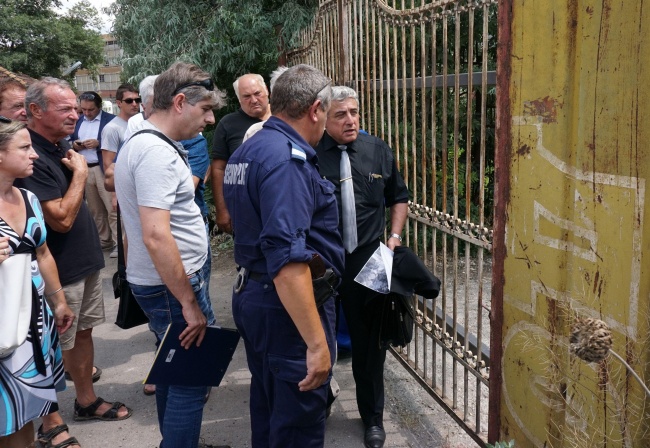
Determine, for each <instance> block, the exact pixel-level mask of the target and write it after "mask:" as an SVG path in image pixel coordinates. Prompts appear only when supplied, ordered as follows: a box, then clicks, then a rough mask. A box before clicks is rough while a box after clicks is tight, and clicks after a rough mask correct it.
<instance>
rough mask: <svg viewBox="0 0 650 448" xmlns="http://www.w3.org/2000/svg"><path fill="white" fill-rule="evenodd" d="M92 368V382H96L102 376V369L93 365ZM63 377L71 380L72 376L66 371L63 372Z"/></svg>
mask: <svg viewBox="0 0 650 448" xmlns="http://www.w3.org/2000/svg"><path fill="white" fill-rule="evenodd" d="M93 370H94V371H95V372H94V373H93V383H96V382H97V381H99V379H100V378H101V377H102V369H100V368H99V367H97V366H93ZM65 379H66V380H68V381H72V377H71V376H70V374H69V373H68V372H65Z"/></svg>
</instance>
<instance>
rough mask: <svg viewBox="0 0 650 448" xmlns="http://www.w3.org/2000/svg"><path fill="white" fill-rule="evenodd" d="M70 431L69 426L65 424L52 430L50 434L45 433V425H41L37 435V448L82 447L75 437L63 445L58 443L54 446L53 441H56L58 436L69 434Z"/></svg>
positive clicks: (65, 441) (68, 439)
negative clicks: (63, 433)
mask: <svg viewBox="0 0 650 448" xmlns="http://www.w3.org/2000/svg"><path fill="white" fill-rule="evenodd" d="M67 431H68V425H66V424H65V423H64V424H62V425H59V426H55V427H54V428H52V429H50V430H49V431H48V432H43V425H41V426H40V427H39V428H38V432H37V433H36V437H37V439H36V442H37V443H38V444H37V445H36V446H38V447H41V448H67V447H69V446H73V445H77V446H79V447H80V446H81V444H80V443H79V442H78V441H77V439H76V438H75V437H69V438H67V439H65V440H64V441H63V442H61V443H57V444H56V445H53V444H52V439H54V438H55V437H56V436H58V435H59V434H61V433H62V432H67Z"/></svg>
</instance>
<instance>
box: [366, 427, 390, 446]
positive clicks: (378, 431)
mask: <svg viewBox="0 0 650 448" xmlns="http://www.w3.org/2000/svg"><path fill="white" fill-rule="evenodd" d="M385 440H386V432H385V431H384V428H382V427H381V426H369V427H368V428H366V434H365V436H364V437H363V443H364V445H365V446H366V448H382V447H383V446H384V441H385Z"/></svg>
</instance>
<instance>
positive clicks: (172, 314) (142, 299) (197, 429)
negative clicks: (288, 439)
mask: <svg viewBox="0 0 650 448" xmlns="http://www.w3.org/2000/svg"><path fill="white" fill-rule="evenodd" d="M188 279H189V281H190V284H191V285H192V289H193V290H194V294H195V295H196V301H197V302H198V304H199V307H200V308H201V311H203V314H205V317H206V318H207V320H208V325H214V324H215V318H214V313H213V312H212V304H211V303H210V301H209V300H208V298H207V295H206V288H205V282H204V281H203V278H202V275H201V271H199V272H196V273H194V274H192V275H190V276H189V277H188ZM130 286H131V291H132V292H133V296H134V297H135V298H136V300H137V301H138V303H139V304H140V306H141V307H142V310H143V311H144V313H145V314H146V315H147V317H148V318H149V328H150V329H151V331H152V332H153V333H154V334H155V335H156V339H158V340H161V339H162V337H163V336H164V335H165V331H166V330H167V326H168V325H169V324H170V323H172V322H185V319H184V318H183V309H182V307H181V304H180V303H179V302H178V300H176V298H175V297H174V296H173V295H172V293H171V291H170V290H169V289H168V288H167V287H166V286H165V285H156V286H141V285H135V284H133V283H130ZM207 391H208V388H207V387H185V386H162V385H156V407H157V409H158V426H159V427H160V433H161V434H162V438H163V440H162V443H161V444H160V447H161V448H163V447H164V448H195V447H196V446H198V443H199V435H200V433H201V420H202V419H203V404H204V403H203V399H204V397H205V394H206V393H207ZM167 411H169V412H167Z"/></svg>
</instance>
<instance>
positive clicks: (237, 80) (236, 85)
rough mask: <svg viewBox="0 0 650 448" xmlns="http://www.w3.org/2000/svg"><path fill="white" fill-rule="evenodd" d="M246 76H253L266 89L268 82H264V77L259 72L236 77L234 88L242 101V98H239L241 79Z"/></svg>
mask: <svg viewBox="0 0 650 448" xmlns="http://www.w3.org/2000/svg"><path fill="white" fill-rule="evenodd" d="M244 76H252V77H253V79H255V81H257V83H258V84H259V85H260V87H262V88H264V90H266V84H265V83H264V78H263V77H262V75H258V74H257V73H246V74H245V75H241V76H240V77H239V78H237V79H235V82H233V83H232V87H233V89H235V95H237V99H238V100H240V101H241V98H239V80H240V79H242V78H243V77H244Z"/></svg>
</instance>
